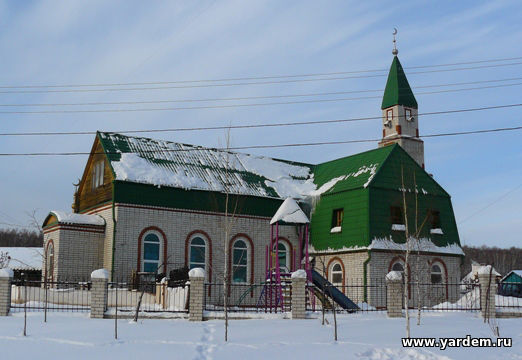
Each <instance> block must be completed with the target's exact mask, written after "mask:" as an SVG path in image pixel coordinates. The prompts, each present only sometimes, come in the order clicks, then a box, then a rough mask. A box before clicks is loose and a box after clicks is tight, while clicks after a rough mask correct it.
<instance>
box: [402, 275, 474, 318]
mask: <svg viewBox="0 0 522 360" xmlns="http://www.w3.org/2000/svg"><path fill="white" fill-rule="evenodd" d="M408 286H409V292H410V294H409V301H408V306H409V307H410V308H416V309H418V308H420V310H421V311H428V312H430V311H431V312H440V311H480V310H481V306H480V291H481V289H480V285H479V284H478V283H461V282H458V281H454V282H448V283H437V284H434V283H416V282H413V283H409V284H408ZM403 303H404V300H403Z"/></svg>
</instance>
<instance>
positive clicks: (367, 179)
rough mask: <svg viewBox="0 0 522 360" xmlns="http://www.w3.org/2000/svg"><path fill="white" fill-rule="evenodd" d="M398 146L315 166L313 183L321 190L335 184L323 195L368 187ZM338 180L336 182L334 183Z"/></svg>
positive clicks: (386, 147)
mask: <svg viewBox="0 0 522 360" xmlns="http://www.w3.org/2000/svg"><path fill="white" fill-rule="evenodd" d="M396 146H399V145H391V146H385V147H382V148H377V149H374V150H369V151H365V152H362V153H359V154H355V155H351V156H347V157H343V158H340V159H337V160H332V161H329V162H325V163H322V164H319V165H317V166H316V167H315V168H314V182H315V183H316V184H317V187H318V188H319V189H321V187H322V186H326V187H327V186H328V183H329V182H330V184H332V183H333V182H335V184H334V185H333V186H332V187H330V188H329V189H328V190H327V191H324V192H322V194H323V195H326V194H333V193H336V192H341V191H346V190H352V189H356V188H363V187H368V186H369V185H370V183H371V182H372V181H373V178H374V176H375V174H376V173H377V172H378V171H379V169H380V168H381V166H382V164H383V163H384V162H385V160H386V158H387V157H388V155H389V154H390V153H391V152H392V150H393V149H394V148H395V147H396ZM336 179H338V181H335V180H336Z"/></svg>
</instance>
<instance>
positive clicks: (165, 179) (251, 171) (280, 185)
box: [98, 132, 315, 198]
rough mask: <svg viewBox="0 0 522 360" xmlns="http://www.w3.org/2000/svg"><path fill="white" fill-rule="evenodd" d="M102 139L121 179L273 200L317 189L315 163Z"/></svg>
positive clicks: (130, 139) (111, 135)
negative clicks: (313, 172) (314, 181)
mask: <svg viewBox="0 0 522 360" xmlns="http://www.w3.org/2000/svg"><path fill="white" fill-rule="evenodd" d="M98 138H99V140H100V142H101V144H102V147H103V149H104V151H105V153H106V155H107V158H108V160H109V163H110V166H111V168H112V170H113V172H114V175H115V179H116V180H119V181H126V182H134V183H141V184H148V185H154V186H158V187H159V186H166V187H173V188H181V189H185V190H205V191H217V192H225V190H228V192H229V193H231V194H238V195H250V196H261V197H272V198H286V197H288V196H291V197H296V198H299V197H301V196H300V195H302V194H303V193H306V192H307V191H311V190H313V189H314V188H315V185H314V184H313V178H312V168H313V165H309V164H303V163H296V162H290V161H284V160H277V159H272V158H267V157H263V156H255V155H248V154H241V153H235V152H229V151H224V150H218V149H209V148H204V147H201V146H194V145H187V144H181V143H174V142H170V141H163V140H154V139H149V138H143V137H131V136H125V135H121V134H116V133H107V132H98Z"/></svg>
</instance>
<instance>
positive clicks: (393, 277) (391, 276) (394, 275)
mask: <svg viewBox="0 0 522 360" xmlns="http://www.w3.org/2000/svg"><path fill="white" fill-rule="evenodd" d="M386 280H390V281H400V280H402V274H401V272H400V271H390V272H389V273H387V274H386Z"/></svg>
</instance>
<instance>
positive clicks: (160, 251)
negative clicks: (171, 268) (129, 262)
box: [140, 230, 165, 274]
mask: <svg viewBox="0 0 522 360" xmlns="http://www.w3.org/2000/svg"><path fill="white" fill-rule="evenodd" d="M149 235H154V236H156V237H157V238H158V244H159V246H158V260H151V259H145V245H146V244H147V243H150V244H154V243H155V242H152V241H147V236H149ZM141 239H142V240H141V259H140V260H141V269H140V271H142V272H150V271H145V263H147V264H150V263H157V267H156V272H155V273H156V274H160V268H162V267H163V268H165V264H164V260H165V259H164V256H163V255H164V254H163V249H164V246H165V239H164V238H163V235H162V234H161V233H160V232H158V231H156V230H148V231H147V232H145V233H144V234H143V236H142V238H141Z"/></svg>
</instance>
